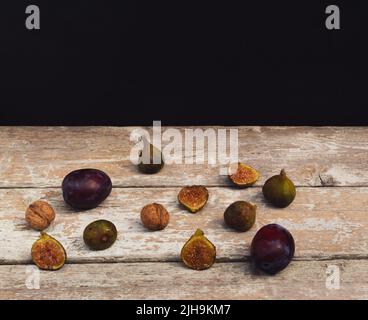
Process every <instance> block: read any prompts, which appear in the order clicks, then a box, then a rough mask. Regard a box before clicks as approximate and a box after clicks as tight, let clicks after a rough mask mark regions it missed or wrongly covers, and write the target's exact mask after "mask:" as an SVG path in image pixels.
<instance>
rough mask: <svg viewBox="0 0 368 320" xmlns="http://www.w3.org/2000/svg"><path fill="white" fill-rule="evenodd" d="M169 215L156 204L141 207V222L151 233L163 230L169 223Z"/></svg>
mask: <svg viewBox="0 0 368 320" xmlns="http://www.w3.org/2000/svg"><path fill="white" fill-rule="evenodd" d="M169 219H170V215H169V213H168V212H167V210H166V209H165V208H164V207H163V206H162V205H161V204H158V203H151V204H148V205H146V206H144V207H143V209H142V211H141V220H142V223H143V225H144V226H145V227H146V228H147V229H149V230H153V231H157V230H162V229H165V228H166V226H167V225H168V223H169Z"/></svg>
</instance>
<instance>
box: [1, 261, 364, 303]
mask: <svg viewBox="0 0 368 320" xmlns="http://www.w3.org/2000/svg"><path fill="white" fill-rule="evenodd" d="M327 268H331V269H333V270H334V272H335V273H334V275H337V274H338V273H339V278H340V282H339V284H340V286H339V288H338V287H334V288H333V287H332V286H331V281H330V278H328V276H327ZM33 270H35V269H32V267H31V266H0V286H1V290H0V299H5V298H6V299H308V300H309V299H346V298H347V297H348V298H350V299H368V279H367V270H368V262H367V261H366V260H364V261H363V260H355V261H345V260H335V261H333V260H332V261H330V260H329V261H293V262H292V263H291V264H290V265H289V266H288V268H287V269H285V270H283V271H282V272H280V273H279V274H277V275H276V276H269V275H266V274H259V273H255V272H254V271H253V270H252V268H251V266H250V265H249V263H247V262H238V263H217V264H214V265H213V267H212V268H211V269H208V270H205V271H193V270H190V269H188V268H186V267H185V266H183V265H182V264H181V263H175V262H172V263H161V262H158V263H113V264H108V263H106V264H103V265H101V264H88V265H86V264H84V265H83V264H82V265H79V264H76V265H65V266H64V267H63V268H62V269H61V270H59V271H58V272H47V271H43V272H41V273H40V277H39V278H40V289H39V290H35V289H28V288H29V286H30V285H32V284H33V282H31V281H29V280H31V279H34V273H33ZM337 270H339V271H337ZM27 279H28V281H27ZM326 282H327V284H328V285H327V287H326ZM27 285H28V288H27ZM31 288H32V287H31Z"/></svg>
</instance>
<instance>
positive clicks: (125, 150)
mask: <svg viewBox="0 0 368 320" xmlns="http://www.w3.org/2000/svg"><path fill="white" fill-rule="evenodd" d="M137 129H138V128H134V127H128V128H127V127H124V128H118V127H0V187H56V186H60V185H61V182H62V179H63V177H64V176H65V175H66V174H67V173H68V172H70V171H72V170H75V169H79V168H82V167H95V168H98V169H102V170H104V171H106V172H107V173H108V174H109V175H110V176H111V177H112V179H113V184H114V185H115V186H130V187H137V186H181V185H186V184H203V185H207V186H223V185H228V184H229V182H228V180H227V179H226V177H224V176H222V175H220V174H219V173H220V169H221V168H226V167H227V165H219V164H216V165H207V164H198V165H190V164H175V165H166V166H165V168H164V169H163V170H162V172H160V173H159V174H157V175H155V176H150V175H142V174H140V173H138V171H137V169H136V166H135V165H133V164H132V163H131V161H130V153H131V148H132V147H133V146H134V144H135V142H134V141H132V142H131V141H130V135H131V133H133V132H135V130H137ZM146 129H147V128H146ZM148 129H149V128H148ZM165 129H166V128H162V131H165ZM171 129H175V128H171ZM209 129H212V128H209ZM228 129H230V128H228ZM179 130H180V131H181V132H182V133H183V132H184V129H183V128H179ZM132 136H133V138H137V136H138V134H137V133H135V134H133V135H132ZM133 140H134V139H133ZM220 140H222V141H223V140H224V139H223V138H222V139H220ZM165 145H167V142H164V143H163V146H165ZM196 154H205V155H206V154H207V144H205V146H204V148H203V146H198V148H197V149H196V150H195V155H196ZM239 159H240V160H241V161H244V162H246V163H248V164H249V165H252V166H254V167H255V168H256V169H258V170H259V171H260V172H261V179H260V180H259V182H258V183H257V185H258V186H259V185H262V184H263V182H264V181H265V179H266V178H268V177H269V176H271V175H274V174H276V173H278V172H279V170H280V169H281V168H285V169H286V170H287V172H288V173H289V175H290V177H291V178H292V179H293V180H294V182H295V183H296V184H297V185H299V186H321V185H327V186H367V185H368V166H367V162H368V128H333V127H240V128H239ZM183 161H184V160H183Z"/></svg>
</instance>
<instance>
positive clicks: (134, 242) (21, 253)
mask: <svg viewBox="0 0 368 320" xmlns="http://www.w3.org/2000/svg"><path fill="white" fill-rule="evenodd" d="M178 191H179V188H115V189H113V191H112V194H111V195H110V197H109V198H108V199H107V200H106V201H105V202H104V203H103V204H102V205H101V206H100V207H98V208H96V209H94V210H90V211H85V212H78V213H76V212H74V211H72V210H71V209H70V208H69V207H67V206H66V205H65V203H64V201H63V200H62V195H61V191H60V190H58V189H2V190H0V199H2V206H1V207H0V243H1V244H2V245H1V246H0V263H7V264H17V263H29V262H30V248H31V245H32V243H33V242H34V241H35V240H36V239H37V237H38V232H36V231H33V230H29V229H28V228H27V226H26V225H25V223H24V210H25V208H26V207H27V205H28V204H29V203H30V202H32V201H34V200H37V199H39V198H43V199H46V200H48V201H49V202H50V203H51V204H52V205H53V206H54V208H55V209H56V212H57V217H56V220H55V222H54V223H53V224H52V226H50V228H49V229H48V230H47V231H48V232H49V233H50V234H51V235H52V236H54V237H56V238H57V239H59V240H60V241H61V242H62V243H63V244H64V246H65V248H66V250H67V252H68V257H69V262H71V263H76V262H78V263H81V262H104V261H113V262H118V261H129V262H132V261H177V260H179V254H180V249H181V247H182V246H183V244H184V243H185V241H186V240H187V239H188V238H189V236H190V235H191V234H192V233H193V232H194V231H195V229H196V228H198V227H199V228H202V229H203V230H204V231H205V233H206V235H207V236H208V238H209V239H210V240H211V241H212V242H213V243H214V244H215V245H216V247H217V253H218V259H219V260H220V261H230V260H231V261H239V260H244V259H247V257H248V255H249V245H250V242H251V239H252V238H253V236H254V234H255V232H256V230H258V229H259V228H260V227H261V226H262V225H265V224H268V223H273V222H276V223H279V224H281V225H283V226H285V227H287V228H288V229H289V230H290V231H291V232H292V234H293V235H294V238H295V241H296V256H295V258H296V259H299V260H308V259H334V258H346V259H349V258H368V233H367V232H366V230H367V229H368V215H367V211H366V208H367V207H368V188H351V187H349V188H345V187H341V188H327V187H325V188H298V192H297V197H296V199H295V201H294V202H293V204H292V205H291V206H290V207H288V208H286V209H275V208H272V207H270V206H269V205H267V204H265V203H264V201H263V196H262V193H261V189H260V188H250V189H242V190H239V189H232V188H224V187H222V188H218V187H213V188H209V194H210V197H209V202H208V204H207V205H206V207H205V208H204V209H203V210H202V211H200V212H198V213H197V214H191V213H189V212H187V211H184V210H183V209H182V208H181V207H180V206H179V205H178V203H177V200H176V197H177V193H178ZM242 199H243V200H248V201H251V202H253V203H256V204H257V206H258V213H257V221H256V224H255V226H254V227H253V228H252V229H251V230H250V231H248V232H246V233H240V232H234V231H232V230H230V229H229V228H227V227H226V226H225V225H224V223H223V212H224V210H225V209H226V207H227V206H228V205H229V204H230V203H232V202H233V201H236V200H242ZM149 202H159V203H162V204H163V205H165V206H166V207H167V209H168V211H169V212H170V213H171V221H170V224H169V226H168V227H167V228H166V229H165V230H163V231H160V232H151V231H147V230H145V229H144V228H143V227H142V225H141V223H140V218H139V213H140V209H141V208H142V207H143V206H144V205H145V204H147V203H149ZM101 218H105V219H108V220H111V221H113V222H114V223H115V224H116V226H117V229H118V232H119V236H118V240H117V242H116V243H115V244H114V246H113V247H111V248H109V249H108V250H105V251H97V252H96V251H90V250H88V249H87V248H86V247H85V245H84V243H83V239H82V233H83V230H84V228H85V226H86V225H87V224H88V223H90V222H91V221H94V220H96V219H101Z"/></svg>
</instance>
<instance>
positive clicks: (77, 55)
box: [0, 0, 368, 125]
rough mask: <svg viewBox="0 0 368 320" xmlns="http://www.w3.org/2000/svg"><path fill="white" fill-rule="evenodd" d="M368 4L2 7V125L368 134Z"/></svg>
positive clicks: (94, 0) (95, 1)
mask: <svg viewBox="0 0 368 320" xmlns="http://www.w3.org/2000/svg"><path fill="white" fill-rule="evenodd" d="M365 2H367V1H364V0H352V1H335V0H331V1H328V2H327V1H321V0H308V1H307V0H303V1H301V0H300V1H295V0H294V1H291V0H288V1H281V0H280V1H271V0H269V1H261V0H259V1H249V2H248V1H242V2H235V1H221V2H220V1H218V2H217V1H212V2H207V1H206V2H202V1H196V2H190V1H189V2H188V1H179V0H177V1H160V0H157V1H133V0H124V1H112V0H73V1H71V0H69V1H68V0H53V1H46V0H45V1H41V0H32V1H22V0H17V1H14V0H2V1H1V7H0V124H7V125H9V124H13V125H21V124H28V125H40V124H47V125H59V124H63V125H151V124H152V120H162V121H163V124H164V125H205V124H207V125H211V124H220V125H249V124H257V125H264V124H278V125H286V124H287V125H290V124H293V125H367V124H368V98H367V94H368V93H367V92H368V90H367V71H368V62H367V59H368V50H367V45H366V42H367V35H368V33H367V32H366V30H368V28H367V27H368V5H367V4H365ZM29 4H37V5H39V6H40V9H41V30H37V31H30V30H27V29H26V28H25V24H24V22H25V19H26V14H25V8H26V6H27V5H29ZM328 4H336V5H339V7H340V10H341V30H332V31H329V30H327V29H326V28H325V19H326V17H327V15H326V14H325V8H326V6H327V5H328Z"/></svg>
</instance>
